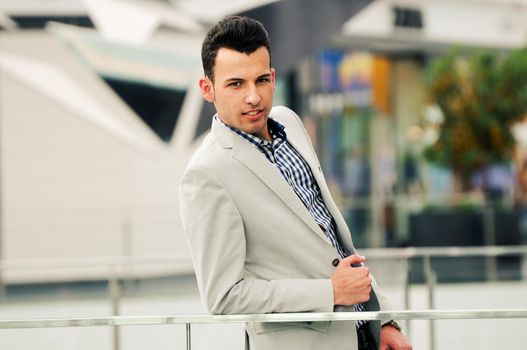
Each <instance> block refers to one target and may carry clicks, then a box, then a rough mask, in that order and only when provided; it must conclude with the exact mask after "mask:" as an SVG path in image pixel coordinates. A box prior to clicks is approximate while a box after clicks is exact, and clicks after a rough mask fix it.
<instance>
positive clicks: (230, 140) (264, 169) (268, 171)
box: [211, 112, 331, 245]
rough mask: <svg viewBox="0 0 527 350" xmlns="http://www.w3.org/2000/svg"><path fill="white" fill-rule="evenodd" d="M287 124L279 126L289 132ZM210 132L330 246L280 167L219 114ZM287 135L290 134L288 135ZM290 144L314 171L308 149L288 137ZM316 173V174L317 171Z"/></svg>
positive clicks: (215, 117) (214, 119) (318, 179)
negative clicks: (230, 126)
mask: <svg viewBox="0 0 527 350" xmlns="http://www.w3.org/2000/svg"><path fill="white" fill-rule="evenodd" d="M271 113H272V112H271ZM284 122H285V121H284ZM284 122H283V121H280V123H281V124H283V125H284V127H285V131H286V132H288V126H287V124H286V123H284ZM211 133H212V135H213V137H214V138H215V139H216V140H217V142H218V143H219V144H220V145H221V146H222V147H224V148H226V149H232V150H233V151H232V157H233V158H235V159H236V160H238V161H239V162H240V163H242V164H243V165H244V166H245V167H247V168H248V169H249V170H251V171H252V172H253V173H254V175H256V176H257V177H258V178H259V179H260V180H261V181H262V182H263V183H265V184H266V185H267V187H269V188H270V189H271V190H272V191H273V192H274V193H275V194H276V195H277V196H278V197H280V199H281V200H282V201H283V202H284V203H285V204H286V205H287V206H288V207H289V208H290V209H291V210H292V211H293V212H294V213H295V214H296V215H298V216H299V217H300V218H301V219H302V221H304V223H305V224H306V225H307V226H308V227H309V228H311V229H312V230H313V231H314V232H315V233H316V234H317V235H318V236H320V238H322V239H323V240H324V242H326V243H327V244H329V245H331V243H330V242H329V241H328V240H327V238H326V236H325V234H324V232H322V230H321V229H320V227H319V226H318V224H317V223H316V222H315V220H314V219H313V217H312V216H311V214H310V213H309V211H308V210H307V208H306V207H305V205H304V203H302V201H301V200H300V198H298V196H297V195H296V193H295V192H294V191H293V189H292V188H291V186H290V185H289V184H288V183H287V181H286V180H285V179H284V178H283V176H282V174H280V171H279V170H278V168H277V167H276V166H274V165H273V164H272V163H271V162H269V160H267V158H265V156H264V154H263V153H262V152H260V151H259V150H258V149H257V148H256V147H255V146H254V145H252V144H251V143H249V142H248V141H247V140H245V139H243V138H242V137H241V136H239V135H237V134H235V133H234V132H233V131H231V130H229V128H227V127H226V126H225V125H223V124H222V123H221V121H219V120H218V119H217V115H215V116H214V118H213V121H212V130H211ZM287 135H289V133H288V134H287ZM288 141H289V142H290V143H291V144H292V145H293V147H295V149H296V150H297V151H298V152H299V153H300V154H301V155H302V156H303V157H304V159H305V160H306V161H307V162H308V164H309V166H310V167H311V168H312V169H313V166H314V165H313V164H312V160H311V158H312V156H311V157H307V153H308V151H309V150H305V149H302V148H303V147H302V145H301V144H300V143H297V142H291V141H292V140H291V138H290V137H288ZM317 166H318V165H317ZM313 173H315V170H314V169H313ZM316 178H317V181H318V182H319V183H320V180H321V179H320V178H319V177H316Z"/></svg>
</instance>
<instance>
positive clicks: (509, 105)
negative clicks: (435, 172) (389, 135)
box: [424, 48, 527, 189]
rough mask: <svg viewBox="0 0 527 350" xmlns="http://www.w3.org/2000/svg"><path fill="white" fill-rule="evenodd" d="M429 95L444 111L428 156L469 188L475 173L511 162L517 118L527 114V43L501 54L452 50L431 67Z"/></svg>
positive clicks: (521, 118)
mask: <svg viewBox="0 0 527 350" xmlns="http://www.w3.org/2000/svg"><path fill="white" fill-rule="evenodd" d="M427 80H428V81H427V87H428V91H427V92H428V98H429V99H430V102H431V103H435V104H437V105H438V106H439V108H440V109H441V111H442V113H443V122H442V124H441V126H440V130H439V137H438V139H437V141H436V142H435V143H434V144H432V145H430V146H429V147H427V148H426V149H425V150H424V156H425V158H426V159H427V160H429V161H431V162H433V163H435V164H438V165H441V166H447V167H450V168H452V170H453V171H454V173H455V174H456V175H457V176H458V177H459V179H460V180H461V183H462V185H463V188H464V189H467V188H468V185H469V181H470V177H471V176H472V174H473V173H474V172H475V171H477V170H479V169H481V168H483V167H485V166H487V165H489V164H495V163H500V162H507V161H510V159H511V157H512V152H513V150H514V148H515V145H516V140H515V139H514V136H513V134H512V130H511V128H512V126H513V125H514V123H517V122H518V121H521V120H523V119H524V118H525V115H526V113H527V48H524V49H519V50H515V51H512V52H510V53H508V54H499V53H496V52H493V51H482V50H480V51H472V52H470V53H469V54H468V55H465V56H462V55H461V54H460V51H459V50H452V51H450V52H449V53H447V54H446V55H444V56H442V57H439V58H437V59H435V60H434V61H433V62H432V63H431V65H430V66H429V69H428V79H427Z"/></svg>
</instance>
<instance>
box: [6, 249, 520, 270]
mask: <svg viewBox="0 0 527 350" xmlns="http://www.w3.org/2000/svg"><path fill="white" fill-rule="evenodd" d="M359 252H360V254H361V255H364V256H366V257H369V258H376V259H377V258H378V259H393V258H415V257H468V256H490V257H492V256H502V255H523V254H525V255H527V245H515V246H483V247H480V246H467V247H408V248H364V249H360V250H359ZM166 263H185V264H188V263H190V257H188V256H181V255H159V256H137V257H108V258H89V259H41V260H19V261H0V270H3V269H31V268H35V267H38V268H58V267H69V268H71V267H94V266H130V265H142V264H143V265H147V264H148V265H149V264H166Z"/></svg>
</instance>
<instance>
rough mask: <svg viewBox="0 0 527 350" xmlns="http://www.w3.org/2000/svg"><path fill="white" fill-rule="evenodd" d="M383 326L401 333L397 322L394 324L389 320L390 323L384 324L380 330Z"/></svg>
mask: <svg viewBox="0 0 527 350" xmlns="http://www.w3.org/2000/svg"><path fill="white" fill-rule="evenodd" d="M385 326H391V327H393V328H395V329H397V330H398V331H399V332H401V327H400V326H399V324H398V323H397V322H395V321H394V320H390V321H388V322H386V323H385V324H383V325H382V326H381V328H382V327H385Z"/></svg>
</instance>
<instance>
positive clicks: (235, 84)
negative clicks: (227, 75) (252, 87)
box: [227, 81, 242, 87]
mask: <svg viewBox="0 0 527 350" xmlns="http://www.w3.org/2000/svg"><path fill="white" fill-rule="evenodd" d="M227 86H229V87H231V86H232V87H240V86H242V82H241V81H233V82H231V83H229V84H228V85H227Z"/></svg>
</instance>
